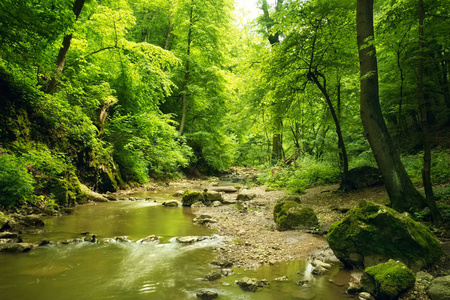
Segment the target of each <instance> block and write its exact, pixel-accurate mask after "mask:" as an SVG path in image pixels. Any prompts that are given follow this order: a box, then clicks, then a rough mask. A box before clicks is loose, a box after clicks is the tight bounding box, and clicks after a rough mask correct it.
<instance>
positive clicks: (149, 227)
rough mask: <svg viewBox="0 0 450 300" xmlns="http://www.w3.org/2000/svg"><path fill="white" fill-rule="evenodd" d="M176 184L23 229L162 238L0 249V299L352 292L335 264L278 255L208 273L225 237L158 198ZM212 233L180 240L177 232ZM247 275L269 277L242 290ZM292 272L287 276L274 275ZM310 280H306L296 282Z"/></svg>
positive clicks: (286, 296) (52, 236)
mask: <svg viewBox="0 0 450 300" xmlns="http://www.w3.org/2000/svg"><path fill="white" fill-rule="evenodd" d="M170 194H171V191H169V192H168V191H165V192H158V193H153V192H150V193H147V194H141V195H137V196H140V197H143V198H148V197H149V196H150V197H151V200H147V201H144V200H140V201H118V202H110V203H97V204H95V205H94V204H89V205H83V206H78V207H77V208H76V212H75V214H73V215H67V216H62V217H54V218H49V219H47V220H45V223H46V226H45V227H44V230H43V231H42V232H39V233H37V234H35V235H24V236H23V239H24V241H25V242H37V241H39V240H41V239H43V238H47V239H49V240H51V241H63V240H67V239H73V238H80V237H82V235H81V233H84V232H90V233H91V234H96V235H97V238H99V239H101V238H106V237H110V238H113V237H115V236H128V238H129V239H131V240H133V241H136V240H139V239H141V238H144V237H146V236H148V235H157V236H160V237H161V240H160V242H159V243H158V242H156V243H147V244H141V243H134V242H133V243H112V244H101V243H88V242H83V243H77V244H69V245H63V244H54V245H48V246H43V247H38V248H35V249H33V250H32V251H31V252H29V253H23V254H19V255H9V254H6V255H0V299H4V300H26V299H33V300H40V299H46V300H48V299H65V300H72V299H74V300H75V299H92V300H97V299H152V300H153V299H154V300H160V299H161V300H164V299H168V300H169V299H170V300H172V299H197V298H196V296H195V294H196V292H197V291H198V290H200V289H208V290H213V291H216V292H217V293H218V294H219V295H220V296H219V298H218V299H230V300H231V299H245V300H247V299H248V300H252V299H258V300H269V299H276V300H293V299H318V300H319V299H320V300H327V299H329V300H334V299H349V298H351V297H350V296H348V295H345V293H344V292H345V286H344V287H341V286H338V285H336V284H333V283H330V282H329V279H331V278H334V281H336V280H337V281H339V280H342V281H343V282H345V281H346V280H347V277H348V274H347V273H345V272H342V271H339V268H338V267H334V268H333V269H332V270H331V272H330V273H329V274H328V275H326V276H322V277H314V276H312V275H311V265H310V264H309V263H308V262H306V261H292V262H284V263H279V264H276V265H274V266H271V267H268V266H267V267H262V268H260V269H258V270H242V269H234V272H235V273H234V274H233V275H230V276H228V277H222V279H220V280H218V281H215V282H208V281H205V280H203V278H204V276H205V275H206V274H208V273H209V272H211V271H212V270H215V268H214V266H212V265H210V262H212V261H213V260H214V259H215V257H216V252H215V248H217V247H218V246H220V244H221V243H224V242H225V241H224V238H222V237H220V236H219V235H217V232H214V231H213V230H210V229H207V228H205V227H202V226H198V225H195V224H194V223H193V222H192V219H193V217H194V216H193V214H192V212H191V210H190V208H182V207H177V208H171V207H163V206H161V205H159V204H160V203H161V202H162V201H164V200H167V199H171V197H170ZM188 235H197V236H209V237H211V238H210V239H207V240H205V241H202V242H199V243H196V244H192V245H182V244H179V243H177V242H176V241H175V240H174V238H175V237H177V236H188ZM244 276H247V277H256V278H258V279H267V280H268V281H269V282H270V285H269V286H266V287H264V288H262V289H260V290H258V291H257V292H255V293H249V292H244V291H242V290H241V289H240V288H239V287H238V286H237V285H235V284H234V281H235V280H237V279H240V278H242V277H244ZM281 276H287V277H288V278H289V280H288V281H275V278H277V277H281ZM305 279H307V280H309V281H310V283H309V285H308V286H307V287H301V286H299V285H297V284H296V282H297V281H299V280H305Z"/></svg>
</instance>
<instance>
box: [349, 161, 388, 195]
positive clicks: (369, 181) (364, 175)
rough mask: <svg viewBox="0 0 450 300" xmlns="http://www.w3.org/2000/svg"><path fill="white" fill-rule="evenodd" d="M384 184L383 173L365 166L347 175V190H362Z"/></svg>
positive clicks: (352, 170)
mask: <svg viewBox="0 0 450 300" xmlns="http://www.w3.org/2000/svg"><path fill="white" fill-rule="evenodd" d="M382 184H383V179H382V177H381V172H380V171H379V170H378V169H377V168H374V167H370V166H363V167H358V168H354V169H351V170H350V171H349V172H348V174H347V185H346V188H347V190H362V189H366V188H369V187H373V186H378V185H382Z"/></svg>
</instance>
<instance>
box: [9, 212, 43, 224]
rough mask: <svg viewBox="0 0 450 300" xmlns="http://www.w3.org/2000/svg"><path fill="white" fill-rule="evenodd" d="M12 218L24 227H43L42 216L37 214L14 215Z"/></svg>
mask: <svg viewBox="0 0 450 300" xmlns="http://www.w3.org/2000/svg"><path fill="white" fill-rule="evenodd" d="M14 219H15V220H17V223H18V224H19V225H22V226H24V227H44V226H45V224H44V221H43V220H42V217H41V216H39V215H27V216H22V215H17V214H16V215H15V216H14Z"/></svg>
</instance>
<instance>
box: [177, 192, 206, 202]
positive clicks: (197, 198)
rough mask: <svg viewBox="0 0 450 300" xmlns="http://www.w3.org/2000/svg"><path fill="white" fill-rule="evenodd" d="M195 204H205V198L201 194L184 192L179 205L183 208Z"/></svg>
mask: <svg viewBox="0 0 450 300" xmlns="http://www.w3.org/2000/svg"><path fill="white" fill-rule="evenodd" d="M195 202H201V203H204V202H205V196H204V194H203V193H201V192H195V191H184V193H183V199H182V200H181V204H182V205H183V206H192V204H194V203H195Z"/></svg>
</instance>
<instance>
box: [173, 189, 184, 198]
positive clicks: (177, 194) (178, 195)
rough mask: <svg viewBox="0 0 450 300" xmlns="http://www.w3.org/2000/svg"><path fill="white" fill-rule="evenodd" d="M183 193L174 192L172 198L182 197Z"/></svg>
mask: <svg viewBox="0 0 450 300" xmlns="http://www.w3.org/2000/svg"><path fill="white" fill-rule="evenodd" d="M183 193H184V191H182V190H179V191H176V192H175V193H173V195H172V197H182V196H183Z"/></svg>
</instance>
